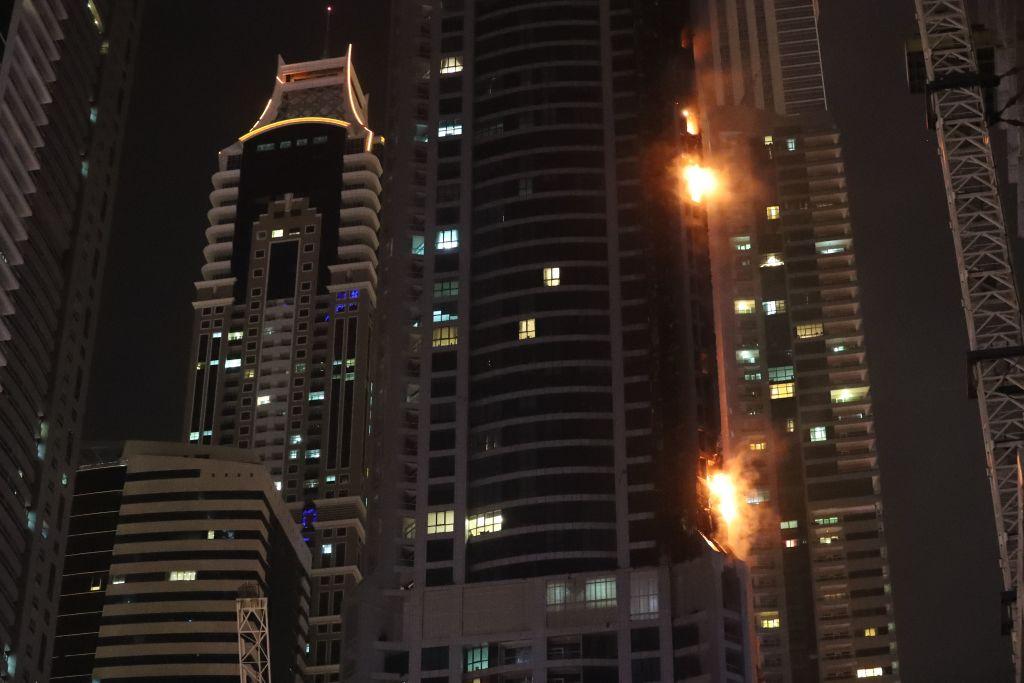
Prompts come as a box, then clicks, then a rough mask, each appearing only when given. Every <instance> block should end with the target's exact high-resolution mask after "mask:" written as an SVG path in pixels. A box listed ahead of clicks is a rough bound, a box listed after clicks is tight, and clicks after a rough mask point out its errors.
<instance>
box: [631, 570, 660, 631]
mask: <svg viewBox="0 0 1024 683" xmlns="http://www.w3.org/2000/svg"><path fill="white" fill-rule="evenodd" d="M629 616H630V618H631V619H657V618H658V575H657V573H656V572H636V573H633V574H631V576H630V578H629Z"/></svg>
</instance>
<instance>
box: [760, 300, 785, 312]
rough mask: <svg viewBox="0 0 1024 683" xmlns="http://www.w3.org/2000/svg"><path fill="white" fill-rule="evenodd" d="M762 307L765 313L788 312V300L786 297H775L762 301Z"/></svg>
mask: <svg viewBox="0 0 1024 683" xmlns="http://www.w3.org/2000/svg"><path fill="white" fill-rule="evenodd" d="M761 308H763V309H764V314H765V315H778V314H779V313H785V312H786V300H785V299H774V300H772V301H762V302H761Z"/></svg>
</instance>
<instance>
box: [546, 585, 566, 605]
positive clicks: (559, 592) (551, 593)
mask: <svg viewBox="0 0 1024 683" xmlns="http://www.w3.org/2000/svg"><path fill="white" fill-rule="evenodd" d="M571 598H572V592H571V591H570V590H569V584H568V583H567V582H565V581H548V588H547V594H546V601H547V606H548V608H550V609H553V610H560V609H564V608H565V606H566V605H567V604H569V603H570V602H571V601H572V600H571Z"/></svg>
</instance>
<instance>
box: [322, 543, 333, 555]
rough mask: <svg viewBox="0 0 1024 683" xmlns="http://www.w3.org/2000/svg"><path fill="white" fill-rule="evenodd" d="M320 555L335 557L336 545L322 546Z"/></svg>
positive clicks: (327, 544)
mask: <svg viewBox="0 0 1024 683" xmlns="http://www.w3.org/2000/svg"><path fill="white" fill-rule="evenodd" d="M320 553H321V554H322V555H333V554H334V544H332V543H324V544H323V545H321V546H320Z"/></svg>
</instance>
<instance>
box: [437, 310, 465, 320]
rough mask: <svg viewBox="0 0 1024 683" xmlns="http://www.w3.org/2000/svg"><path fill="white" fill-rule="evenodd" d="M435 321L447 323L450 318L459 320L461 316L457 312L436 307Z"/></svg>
mask: <svg viewBox="0 0 1024 683" xmlns="http://www.w3.org/2000/svg"><path fill="white" fill-rule="evenodd" d="M433 317H434V322H435V323H446V322H448V321H449V320H458V319H459V316H458V314H457V313H450V312H448V311H444V310H440V309H434V315H433Z"/></svg>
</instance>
